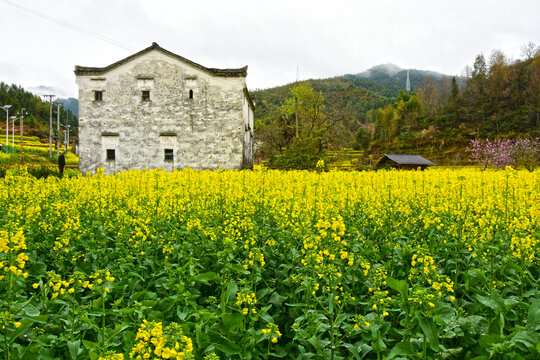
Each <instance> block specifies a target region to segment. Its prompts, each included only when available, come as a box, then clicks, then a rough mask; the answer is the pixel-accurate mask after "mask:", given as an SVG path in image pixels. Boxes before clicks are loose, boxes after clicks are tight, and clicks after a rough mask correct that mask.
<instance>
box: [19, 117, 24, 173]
mask: <svg viewBox="0 0 540 360" xmlns="http://www.w3.org/2000/svg"><path fill="white" fill-rule="evenodd" d="M19 121H20V124H21V165H22V164H24V155H23V154H24V148H23V121H24V108H22V109H21V120H19Z"/></svg>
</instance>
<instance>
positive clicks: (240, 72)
mask: <svg viewBox="0 0 540 360" xmlns="http://www.w3.org/2000/svg"><path fill="white" fill-rule="evenodd" d="M152 50H158V51H161V52H162V53H164V54H166V55H169V56H171V57H173V58H176V59H178V60H180V61H182V62H185V63H188V64H190V65H192V66H194V67H196V68H198V69H200V70H202V71H204V72H207V73H209V74H211V75H214V76H222V77H245V76H247V66H244V67H242V68H239V69H215V68H207V67H204V66H202V65H199V64H197V63H195V62H193V61H191V60H188V59H186V58H184V57H182V56H180V55H177V54H175V53H173V52H170V51H169V50H166V49H164V48H162V47H161V46H159V45H158V44H157V43H155V42H154V43H152V46H149V47H147V48H146V49H144V50H141V51H139V52H138V53H135V54H133V55H131V56H128V57H127V58H125V59H122V60H120V61H117V62H115V63H114V64H111V65H109V66H106V67H102V68H99V67H88V66H79V65H76V66H75V75H103V74H105V73H106V72H108V71H109V70H112V69H114V68H116V67H118V66H120V65H122V64H125V63H127V62H129V61H131V60H133V59H135V58H136V57H138V56H141V55H143V54H146V53H148V52H150V51H152Z"/></svg>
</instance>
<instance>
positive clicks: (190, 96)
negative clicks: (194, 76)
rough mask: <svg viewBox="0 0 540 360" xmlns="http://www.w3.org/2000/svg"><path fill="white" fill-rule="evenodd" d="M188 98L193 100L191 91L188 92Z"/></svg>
mask: <svg viewBox="0 0 540 360" xmlns="http://www.w3.org/2000/svg"><path fill="white" fill-rule="evenodd" d="M189 98H190V99H193V90H189Z"/></svg>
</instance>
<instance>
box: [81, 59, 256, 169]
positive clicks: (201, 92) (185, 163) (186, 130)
mask: <svg viewBox="0 0 540 360" xmlns="http://www.w3.org/2000/svg"><path fill="white" fill-rule="evenodd" d="M76 74H77V84H78V85H79V118H80V119H79V158H80V162H79V169H80V171H81V172H83V173H84V172H86V171H91V172H95V171H96V170H97V169H98V168H100V167H102V168H103V169H104V170H105V173H107V174H108V173H114V172H118V171H122V170H130V169H143V168H148V169H151V168H164V169H169V170H173V169H181V168H186V167H190V168H194V169H218V168H222V169H239V168H242V167H250V166H252V165H253V109H252V107H251V106H250V100H248V98H247V96H249V94H248V93H247V91H245V90H244V89H245V77H244V76H235V77H226V76H213V75H212V74H210V73H208V72H206V71H204V69H200V68H197V67H195V66H192V64H189V63H185V62H182V61H180V60H178V59H177V58H174V57H172V56H170V55H169V54H167V53H164V52H162V51H159V49H152V50H151V51H148V52H146V53H143V54H141V55H140V56H136V57H135V58H133V59H130V60H129V61H126V62H125V63H122V64H121V65H119V66H116V67H114V68H112V69H110V70H108V71H106V72H105V73H102V74H98V75H96V74H86V73H78V72H77V71H76ZM96 91H101V92H102V100H99V101H96V100H95V98H96V95H95V92H96ZM143 91H148V92H149V96H150V101H144V100H143ZM190 93H191V97H190ZM107 150H109V157H110V155H111V150H114V151H113V152H114V159H109V160H107ZM166 153H167V154H168V155H167V156H166Z"/></svg>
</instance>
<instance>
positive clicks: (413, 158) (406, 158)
mask: <svg viewBox="0 0 540 360" xmlns="http://www.w3.org/2000/svg"><path fill="white" fill-rule="evenodd" d="M384 156H386V157H387V158H389V159H390V160H392V161H394V162H396V163H398V164H400V165H426V166H433V165H435V164H434V163H432V162H431V161H429V160H427V159H424V158H423V157H421V156H420V155H416V154H384Z"/></svg>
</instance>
